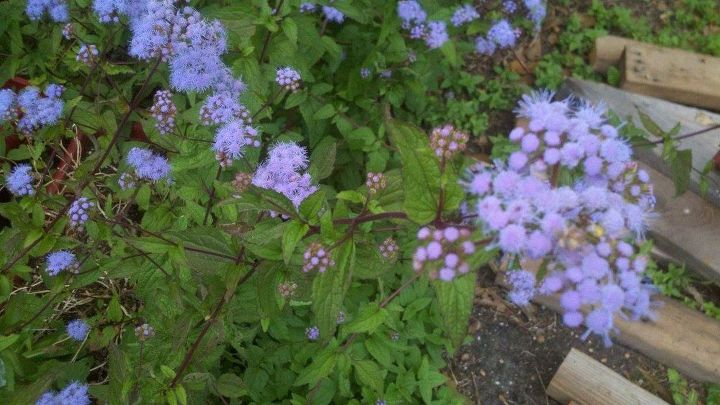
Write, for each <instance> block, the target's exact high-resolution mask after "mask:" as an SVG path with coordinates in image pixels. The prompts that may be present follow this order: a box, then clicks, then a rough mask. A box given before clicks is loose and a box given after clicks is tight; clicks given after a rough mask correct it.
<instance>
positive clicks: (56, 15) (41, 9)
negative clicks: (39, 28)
mask: <svg viewBox="0 0 720 405" xmlns="http://www.w3.org/2000/svg"><path fill="white" fill-rule="evenodd" d="M46 11H47V13H48V14H49V15H50V18H51V19H52V20H53V21H55V22H67V21H68V20H69V19H70V15H69V13H68V7H67V3H65V1H64V0H28V2H27V6H26V8H25V12H26V13H27V15H28V17H30V19H31V20H39V19H41V18H42V17H43V15H44V14H45V12H46Z"/></svg>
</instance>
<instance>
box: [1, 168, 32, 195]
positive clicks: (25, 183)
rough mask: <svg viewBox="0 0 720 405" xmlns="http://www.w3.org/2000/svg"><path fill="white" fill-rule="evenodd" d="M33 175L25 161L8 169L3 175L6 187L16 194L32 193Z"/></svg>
mask: <svg viewBox="0 0 720 405" xmlns="http://www.w3.org/2000/svg"><path fill="white" fill-rule="evenodd" d="M33 180H34V177H33V175H32V166H30V165H29V164H27V163H22V164H19V165H17V166H15V167H13V169H12V170H11V171H10V173H9V174H8V175H7V176H6V177H5V185H6V186H7V189H8V190H9V191H10V192H11V193H13V194H15V195H16V196H24V195H33V194H35V189H34V188H33V185H32V183H33Z"/></svg>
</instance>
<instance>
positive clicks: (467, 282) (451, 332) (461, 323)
mask: <svg viewBox="0 0 720 405" xmlns="http://www.w3.org/2000/svg"><path fill="white" fill-rule="evenodd" d="M433 286H434V287H435V295H436V296H437V300H438V306H439V309H440V315H441V316H442V320H443V326H444V327H445V332H446V333H447V335H448V337H449V338H450V341H451V343H452V345H453V348H452V350H451V351H454V349H455V348H457V347H458V346H460V344H461V343H462V341H463V338H464V337H465V334H466V333H467V327H468V322H469V320H470V314H471V313H472V306H473V297H474V295H475V273H472V272H471V273H469V274H466V275H463V276H460V277H457V278H455V279H454V280H452V281H450V282H447V281H434V282H433Z"/></svg>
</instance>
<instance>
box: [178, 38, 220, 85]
mask: <svg viewBox="0 0 720 405" xmlns="http://www.w3.org/2000/svg"><path fill="white" fill-rule="evenodd" d="M224 67H225V65H224V64H223V62H222V60H220V55H219V54H217V53H216V52H215V50H212V49H210V50H208V49H202V48H198V49H196V48H191V49H188V50H185V51H183V52H181V53H179V54H177V55H175V57H174V58H173V59H172V60H171V61H170V84H171V85H172V87H173V88H174V89H176V90H179V91H195V92H202V91H205V90H207V89H209V88H210V87H211V86H212V85H213V84H214V83H215V81H216V80H217V78H218V76H219V75H220V74H221V71H222V69H223V68H224Z"/></svg>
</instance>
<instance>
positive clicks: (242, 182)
mask: <svg viewBox="0 0 720 405" xmlns="http://www.w3.org/2000/svg"><path fill="white" fill-rule="evenodd" d="M252 179H253V176H252V174H250V173H244V172H237V173H235V180H233V182H232V185H233V187H234V188H235V190H236V191H237V192H239V193H242V192H243V191H245V190H247V189H248V187H250V185H251V184H252Z"/></svg>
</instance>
